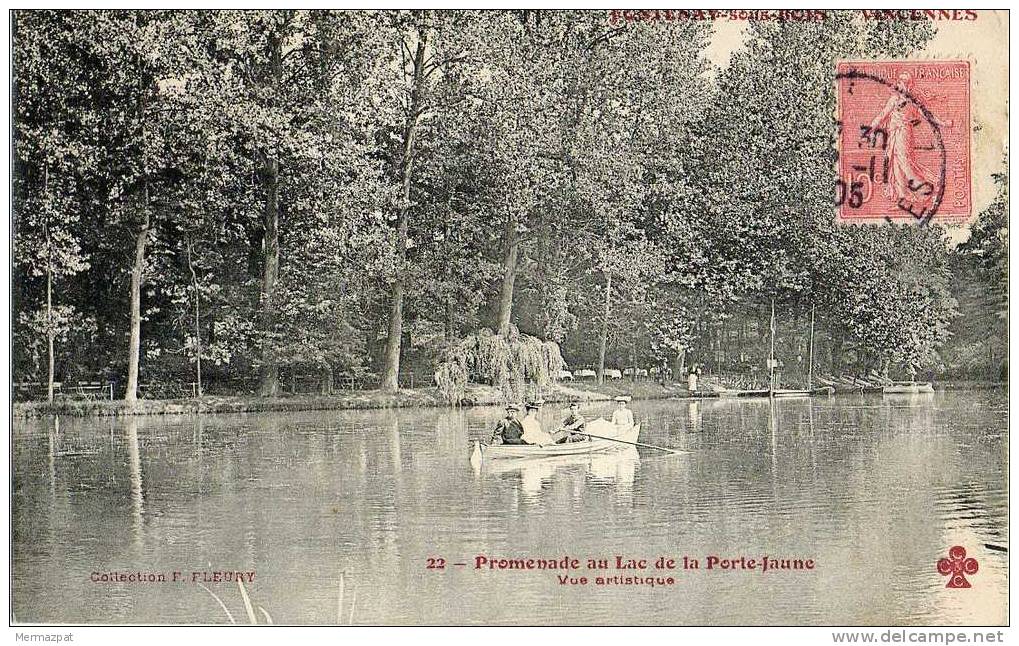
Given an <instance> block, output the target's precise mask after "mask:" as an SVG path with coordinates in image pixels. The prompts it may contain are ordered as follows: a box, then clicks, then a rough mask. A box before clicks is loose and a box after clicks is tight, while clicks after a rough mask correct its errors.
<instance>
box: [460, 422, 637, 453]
mask: <svg viewBox="0 0 1019 646" xmlns="http://www.w3.org/2000/svg"><path fill="white" fill-rule="evenodd" d="M586 431H587V432H589V433H593V434H595V435H601V436H604V437H606V438H612V439H599V438H591V439H589V440H587V441H585V442H566V443H564V444H549V445H547V446H538V445H534V444H494V445H489V444H482V443H481V442H478V441H475V442H474V451H473V453H472V454H471V462H480V461H482V460H503V459H507V458H516V459H520V458H547V457H554V456H564V455H584V454H588V453H603V452H606V451H617V450H619V449H620V448H624V447H626V446H627V443H633V442H636V441H637V437H638V436H639V435H640V424H634V425H633V426H629V427H625V428H618V427H616V425H615V424H613V423H611V422H608V421H605V420H593V421H592V422H589V423H588V425H587V429H586ZM616 440H618V441H616Z"/></svg>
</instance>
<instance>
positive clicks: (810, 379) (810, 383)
mask: <svg viewBox="0 0 1019 646" xmlns="http://www.w3.org/2000/svg"><path fill="white" fill-rule="evenodd" d="M815 309H817V304H816V303H815V304H812V305H811V306H810V351H809V352H808V357H807V360H808V361H809V363H808V364H807V390H811V389H813V387H814V310H815Z"/></svg>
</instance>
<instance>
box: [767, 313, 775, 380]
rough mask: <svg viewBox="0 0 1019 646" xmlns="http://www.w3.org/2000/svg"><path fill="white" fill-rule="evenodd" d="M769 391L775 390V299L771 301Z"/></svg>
mask: <svg viewBox="0 0 1019 646" xmlns="http://www.w3.org/2000/svg"><path fill="white" fill-rule="evenodd" d="M768 390H770V391H774V390H775V299H774V298H772V299H771V357H770V358H769V359H768Z"/></svg>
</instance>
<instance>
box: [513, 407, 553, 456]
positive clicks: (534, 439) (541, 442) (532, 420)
mask: <svg viewBox="0 0 1019 646" xmlns="http://www.w3.org/2000/svg"><path fill="white" fill-rule="evenodd" d="M543 403H544V402H541V401H534V402H528V403H527V404H526V405H525V406H524V408H525V409H527V414H526V415H524V419H522V420H521V421H520V425H521V426H523V427H524V434H523V435H521V436H520V437H521V439H522V440H523V441H524V443H525V444H535V445H537V446H546V445H548V444H555V440H554V439H553V438H552V436H551V435H549V434H548V433H546V432H545V431H543V430H541V422H539V421H538V409H539V408H541V405H542V404H543Z"/></svg>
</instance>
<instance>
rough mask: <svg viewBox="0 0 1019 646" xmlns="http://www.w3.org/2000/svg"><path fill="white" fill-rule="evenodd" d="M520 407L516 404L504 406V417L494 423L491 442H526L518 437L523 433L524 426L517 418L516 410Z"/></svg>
mask: <svg viewBox="0 0 1019 646" xmlns="http://www.w3.org/2000/svg"><path fill="white" fill-rule="evenodd" d="M519 410H520V409H519V408H518V407H517V406H516V404H510V405H509V406H507V407H506V417H503V418H502V419H500V420H499V423H498V424H496V425H495V432H494V433H492V444H526V442H524V441H523V440H522V439H520V437H521V436H522V435H523V434H524V427H523V426H521V425H520V420H518V419H517V412H518V411H519Z"/></svg>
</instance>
